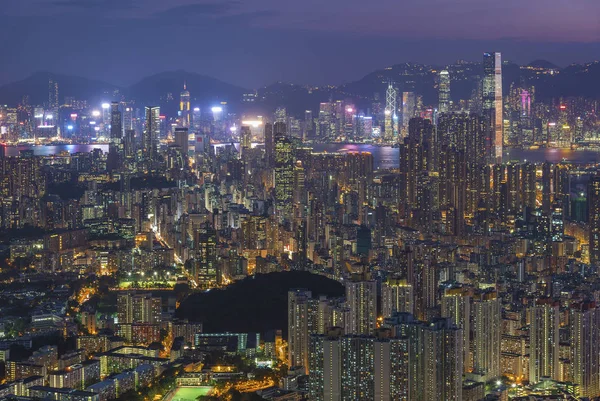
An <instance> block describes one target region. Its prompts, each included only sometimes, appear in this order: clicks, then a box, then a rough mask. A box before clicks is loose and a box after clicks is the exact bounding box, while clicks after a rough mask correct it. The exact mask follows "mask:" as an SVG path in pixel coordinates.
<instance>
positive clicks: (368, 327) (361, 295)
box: [346, 274, 377, 335]
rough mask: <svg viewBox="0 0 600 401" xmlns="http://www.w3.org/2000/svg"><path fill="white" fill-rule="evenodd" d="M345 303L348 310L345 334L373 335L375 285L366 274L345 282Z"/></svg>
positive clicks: (355, 276) (375, 321)
mask: <svg viewBox="0 0 600 401" xmlns="http://www.w3.org/2000/svg"><path fill="white" fill-rule="evenodd" d="M346 303H347V305H348V307H349V308H350V324H349V327H346V333H347V334H357V335H373V333H374V332H375V329H376V327H377V283H376V282H375V280H371V279H370V278H369V277H368V276H367V275H366V274H357V275H354V276H353V277H352V279H350V280H349V281H347V282H346Z"/></svg>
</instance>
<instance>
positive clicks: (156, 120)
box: [142, 106, 160, 161]
mask: <svg viewBox="0 0 600 401" xmlns="http://www.w3.org/2000/svg"><path fill="white" fill-rule="evenodd" d="M145 110H146V126H145V128H144V135H143V137H142V152H143V153H142V157H143V158H144V159H147V160H151V161H153V160H155V159H156V154H157V153H158V137H159V135H160V107H158V106H155V107H146V109H145Z"/></svg>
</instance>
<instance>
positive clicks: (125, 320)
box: [117, 292, 162, 324]
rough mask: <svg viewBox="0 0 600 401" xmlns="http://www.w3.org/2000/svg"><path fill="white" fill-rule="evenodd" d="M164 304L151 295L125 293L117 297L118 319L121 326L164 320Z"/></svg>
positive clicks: (154, 322) (155, 322)
mask: <svg viewBox="0 0 600 401" xmlns="http://www.w3.org/2000/svg"><path fill="white" fill-rule="evenodd" d="M161 314H162V302H161V299H160V298H159V297H152V295H151V294H135V293H131V292H125V293H122V294H119V296H118V297H117V319H118V322H119V324H129V323H150V324H157V323H160V322H161V320H162V317H161Z"/></svg>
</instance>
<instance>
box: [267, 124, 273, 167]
mask: <svg viewBox="0 0 600 401" xmlns="http://www.w3.org/2000/svg"><path fill="white" fill-rule="evenodd" d="M274 131H275V127H274V125H273V124H271V123H268V124H265V162H266V165H267V167H272V166H273V163H274V162H275V135H274Z"/></svg>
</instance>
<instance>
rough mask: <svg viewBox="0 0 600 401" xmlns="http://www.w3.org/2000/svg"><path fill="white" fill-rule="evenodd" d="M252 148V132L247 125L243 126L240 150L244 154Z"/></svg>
mask: <svg viewBox="0 0 600 401" xmlns="http://www.w3.org/2000/svg"><path fill="white" fill-rule="evenodd" d="M251 147H252V131H251V130H250V127H249V126H247V125H242V129H241V130H240V150H241V153H242V154H243V153H244V151H245V150H247V149H250V148H251Z"/></svg>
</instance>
